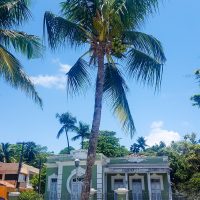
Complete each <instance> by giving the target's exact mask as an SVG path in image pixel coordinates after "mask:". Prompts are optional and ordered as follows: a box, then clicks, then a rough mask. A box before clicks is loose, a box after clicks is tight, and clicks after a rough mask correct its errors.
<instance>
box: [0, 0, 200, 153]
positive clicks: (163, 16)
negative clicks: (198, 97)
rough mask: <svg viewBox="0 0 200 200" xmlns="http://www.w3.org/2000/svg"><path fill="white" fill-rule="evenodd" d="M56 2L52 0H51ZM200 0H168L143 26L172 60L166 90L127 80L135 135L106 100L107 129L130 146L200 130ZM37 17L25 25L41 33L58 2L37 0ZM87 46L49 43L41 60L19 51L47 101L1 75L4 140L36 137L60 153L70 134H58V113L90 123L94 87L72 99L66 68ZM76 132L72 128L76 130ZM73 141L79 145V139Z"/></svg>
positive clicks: (166, 73)
mask: <svg viewBox="0 0 200 200" xmlns="http://www.w3.org/2000/svg"><path fill="white" fill-rule="evenodd" d="M50 2H51V3H50ZM199 8H200V2H199V0H190V1H188V0H173V1H172V0H171V1H170V0H169V1H165V2H164V3H163V4H162V5H161V6H160V11H159V13H157V14H155V15H154V16H153V17H150V18H149V19H148V20H147V22H146V24H145V25H144V26H143V28H142V31H144V32H146V33H149V34H152V35H154V36H155V37H157V38H158V39H159V40H160V41H161V42H162V44H163V46H164V49H165V53H166V57H167V63H166V65H165V66H164V74H163V82H162V88H161V91H160V92H159V93H157V94H154V90H153V89H151V88H147V87H143V86H141V85H139V84H137V83H136V82H135V81H128V83H129V87H130V92H129V94H128V100H129V104H130V108H131V112H132V115H133V118H134V121H135V125H136V129H137V132H136V134H135V137H134V138H133V139H132V140H131V139H130V137H129V136H128V135H126V134H124V133H123V131H122V130H121V128H120V124H119V122H118V120H117V119H116V118H115V117H113V115H112V113H111V112H110V109H109V107H108V105H107V104H106V103H104V104H103V107H104V108H103V114H102V123H101V129H102V130H113V131H116V132H117V136H118V137H119V138H121V143H122V144H123V145H125V146H126V147H127V148H129V147H130V145H131V144H132V143H133V142H134V141H135V139H137V137H139V136H145V137H146V138H147V141H148V144H154V143H155V142H159V141H160V140H161V139H162V140H164V141H166V143H169V142H170V141H171V140H178V139H180V138H181V137H182V136H183V135H185V134H187V133H190V132H196V133H198V137H199V138H200V135H199V130H200V123H199V115H200V110H198V109H197V108H195V107H192V103H191V101H190V97H191V96H192V95H193V94H195V93H198V92H199V91H200V88H199V87H198V84H197V83H196V80H195V78H194V76H193V73H194V71H195V69H197V68H198V67H199V66H200V21H199V19H200V12H199ZM31 10H32V13H33V19H32V20H31V21H30V22H29V23H28V24H26V25H25V26H24V27H23V28H22V29H23V30H24V31H26V32H28V33H31V34H36V35H38V36H41V37H42V23H43V22H42V20H43V14H44V12H45V11H46V10H50V11H53V12H54V13H58V12H59V6H58V1H49V0H42V1H39V0H33V2H32V6H31ZM83 52H84V49H77V50H76V51H75V50H72V49H69V48H66V49H62V50H59V51H57V52H51V51H50V50H49V49H48V48H47V50H46V51H45V53H44V56H43V58H42V59H37V60H31V61H28V60H26V59H25V58H24V57H21V56H20V55H17V56H18V57H19V58H20V60H21V61H22V63H23V65H24V68H25V70H26V72H27V73H28V74H29V75H30V76H31V77H32V78H33V80H34V81H35V83H36V88H37V91H38V92H39V94H40V96H41V97H42V99H43V102H44V109H43V110H41V109H40V108H39V107H38V106H37V105H35V104H34V103H33V102H32V101H31V100H30V99H29V98H27V97H26V96H25V95H24V94H23V93H22V92H21V91H16V90H14V89H12V88H11V87H10V86H9V85H7V84H5V83H4V81H2V80H0V99H1V112H0V135H1V142H9V143H15V142H18V141H35V142H36V143H38V144H41V145H45V146H48V148H49V150H53V151H55V152H58V151H59V150H61V149H62V148H64V147H65V146H66V138H65V137H64V135H63V136H61V138H60V139H59V140H57V139H56V134H57V131H58V130H59V128H60V125H59V123H58V121H57V119H56V118H55V114H56V113H63V112H66V111H70V112H71V113H72V114H73V115H74V116H76V117H77V119H78V120H81V121H83V122H86V123H88V124H91V121H92V115H93V104H94V95H93V93H94V86H91V88H90V90H89V91H88V92H87V93H86V95H83V96H79V97H76V98H73V99H67V96H66V90H65V87H64V85H65V76H64V71H65V70H66V69H67V68H69V67H70V65H73V63H74V62H75V61H76V59H77V58H78V56H79V55H81V53H83ZM71 135H72V136H73V135H74V134H73V133H72V134H71ZM71 145H72V146H74V147H76V148H79V142H76V143H74V142H73V143H72V142H71Z"/></svg>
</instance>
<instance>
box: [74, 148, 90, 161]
mask: <svg viewBox="0 0 200 200" xmlns="http://www.w3.org/2000/svg"><path fill="white" fill-rule="evenodd" d="M70 155H71V156H72V157H73V158H74V159H77V158H78V159H82V160H86V159H87V150H84V149H80V150H73V151H70Z"/></svg>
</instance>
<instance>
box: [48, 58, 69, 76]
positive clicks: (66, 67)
mask: <svg viewBox="0 0 200 200" xmlns="http://www.w3.org/2000/svg"><path fill="white" fill-rule="evenodd" d="M52 61H53V63H55V64H57V65H58V66H59V71H60V72H62V73H65V74H66V73H67V72H68V71H69V70H70V69H71V66H70V65H68V64H63V63H61V62H60V60H59V59H53V60H52Z"/></svg>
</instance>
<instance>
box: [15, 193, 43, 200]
mask: <svg viewBox="0 0 200 200" xmlns="http://www.w3.org/2000/svg"><path fill="white" fill-rule="evenodd" d="M18 200H43V198H42V196H41V195H39V194H38V193H36V192H34V191H26V192H22V193H21V194H20V195H19V198H18Z"/></svg>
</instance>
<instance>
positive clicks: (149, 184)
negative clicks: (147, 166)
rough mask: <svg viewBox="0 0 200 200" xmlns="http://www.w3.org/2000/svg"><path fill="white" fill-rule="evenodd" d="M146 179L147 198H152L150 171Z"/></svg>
mask: <svg viewBox="0 0 200 200" xmlns="http://www.w3.org/2000/svg"><path fill="white" fill-rule="evenodd" d="M147 180H148V191H149V200H152V199H151V176H150V172H148V173H147Z"/></svg>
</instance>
